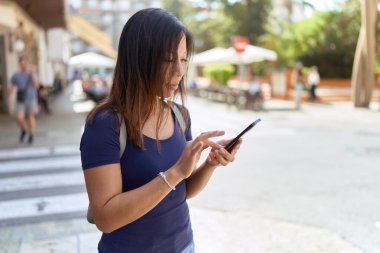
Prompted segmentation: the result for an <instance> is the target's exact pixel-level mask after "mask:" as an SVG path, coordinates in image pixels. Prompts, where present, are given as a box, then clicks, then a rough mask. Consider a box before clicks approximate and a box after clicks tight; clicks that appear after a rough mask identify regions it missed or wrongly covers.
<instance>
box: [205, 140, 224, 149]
mask: <svg viewBox="0 0 380 253" xmlns="http://www.w3.org/2000/svg"><path fill="white" fill-rule="evenodd" d="M203 143H205V144H206V145H207V147H212V148H213V149H221V148H223V146H221V145H220V144H218V143H216V142H213V141H211V140H208V139H206V140H204V141H203Z"/></svg>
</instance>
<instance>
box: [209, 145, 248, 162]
mask: <svg viewBox="0 0 380 253" xmlns="http://www.w3.org/2000/svg"><path fill="white" fill-rule="evenodd" d="M231 140H232V139H231ZM231 140H221V141H218V142H217V143H218V144H219V145H221V146H223V147H225V146H226V145H227V144H228V143H229V142H230V141H231ZM241 143H242V139H239V141H238V142H237V143H236V144H235V145H234V147H233V149H232V150H231V153H229V152H228V151H227V150H225V149H224V148H219V149H215V148H213V149H211V152H210V154H209V155H208V157H207V164H209V165H211V166H220V165H223V166H226V165H227V164H229V163H230V162H233V161H234V160H235V154H236V153H237V151H238V150H239V148H240V145H241Z"/></svg>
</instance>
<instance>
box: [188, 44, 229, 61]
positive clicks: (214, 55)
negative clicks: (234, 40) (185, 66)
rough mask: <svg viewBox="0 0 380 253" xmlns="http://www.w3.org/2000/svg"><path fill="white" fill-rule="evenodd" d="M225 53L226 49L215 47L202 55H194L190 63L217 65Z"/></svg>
mask: <svg viewBox="0 0 380 253" xmlns="http://www.w3.org/2000/svg"><path fill="white" fill-rule="evenodd" d="M226 53H227V49H225V48H222V47H215V48H212V49H210V50H206V51H204V52H202V53H199V54H196V55H194V57H193V60H192V62H193V63H194V64H195V65H207V64H212V63H219V62H221V61H220V60H221V59H222V58H223V57H224V56H225V55H226Z"/></svg>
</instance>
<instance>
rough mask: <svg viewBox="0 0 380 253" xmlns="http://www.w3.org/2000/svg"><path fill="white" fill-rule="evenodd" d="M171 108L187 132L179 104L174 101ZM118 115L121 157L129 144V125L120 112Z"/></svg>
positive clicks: (182, 128)
mask: <svg viewBox="0 0 380 253" xmlns="http://www.w3.org/2000/svg"><path fill="white" fill-rule="evenodd" d="M171 109H172V111H173V113H174V116H175V117H176V119H177V120H178V123H179V125H180V127H181V130H182V132H183V133H185V132H186V122H185V119H184V118H183V115H182V113H181V111H180V110H179V108H178V106H177V105H176V104H174V103H173V105H172V106H171ZM117 117H118V118H119V121H120V122H121V125H120V135H119V142H120V157H121V156H122V155H123V153H124V151H125V146H126V145H127V138H128V134H127V127H126V125H125V121H124V119H123V118H122V117H121V115H120V113H118V114H117Z"/></svg>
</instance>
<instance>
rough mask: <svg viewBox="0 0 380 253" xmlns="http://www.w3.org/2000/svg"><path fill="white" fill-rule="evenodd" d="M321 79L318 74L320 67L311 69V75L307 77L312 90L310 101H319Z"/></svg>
mask: <svg viewBox="0 0 380 253" xmlns="http://www.w3.org/2000/svg"><path fill="white" fill-rule="evenodd" d="M319 81H320V77H319V72H318V67H317V66H312V67H311V69H310V73H309V75H308V76H307V83H308V85H309V89H310V100H311V101H315V100H316V99H317V94H316V90H317V86H318V84H319Z"/></svg>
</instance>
